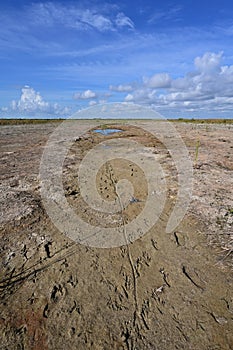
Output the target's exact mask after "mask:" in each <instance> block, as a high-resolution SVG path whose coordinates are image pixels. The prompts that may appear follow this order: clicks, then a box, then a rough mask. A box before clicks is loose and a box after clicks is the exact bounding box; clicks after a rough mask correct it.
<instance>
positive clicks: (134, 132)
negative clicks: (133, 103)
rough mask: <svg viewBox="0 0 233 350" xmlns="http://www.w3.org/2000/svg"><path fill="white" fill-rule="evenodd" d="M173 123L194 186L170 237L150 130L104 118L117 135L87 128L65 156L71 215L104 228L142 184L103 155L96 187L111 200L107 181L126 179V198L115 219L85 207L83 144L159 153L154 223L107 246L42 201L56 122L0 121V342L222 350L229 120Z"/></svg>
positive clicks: (120, 220) (228, 289)
mask: <svg viewBox="0 0 233 350" xmlns="http://www.w3.org/2000/svg"><path fill="white" fill-rule="evenodd" d="M79 123H84V122H82V121H77V128H78V126H79ZM85 123H87V122H85ZM145 123H156V122H152V121H147V122H145ZM174 125H175V126H176V128H177V130H178V132H179V133H180V135H181V136H182V138H183V140H184V142H185V144H186V146H187V148H188V150H189V152H190V157H191V159H192V160H193V165H194V189H193V196H192V202H191V205H190V207H189V209H188V211H187V214H186V216H185V218H184V219H183V221H182V222H181V223H180V224H179V226H178V227H177V228H176V230H175V231H173V232H172V233H170V234H168V233H166V232H165V229H166V223H167V221H168V218H169V215H170V213H171V210H172V208H173V206H174V203H175V200H176V196H177V172H176V168H175V166H174V164H173V162H172V159H171V157H170V155H169V153H168V151H167V150H166V149H165V147H164V146H163V145H162V144H161V143H160V142H159V141H158V140H157V139H156V138H155V137H154V136H153V135H151V134H149V133H147V132H145V131H143V130H142V129H140V128H137V127H136V126H134V127H132V126H130V125H128V124H127V123H122V124H119V123H117V124H115V123H114V124H113V123H112V125H111V127H112V126H113V127H117V128H121V129H122V130H123V132H121V133H117V134H113V135H110V136H103V135H99V134H95V133H93V132H91V131H90V132H88V133H87V134H85V135H84V136H83V137H81V138H77V140H76V141H75V142H74V144H73V146H72V147H71V149H70V151H69V153H68V154H67V157H66V160H65V163H64V167H63V185H64V190H65V195H66V198H67V200H68V202H69V203H70V205H72V207H73V208H74V209H75V211H76V212H77V214H78V215H80V217H82V218H83V219H84V220H86V221H87V222H90V223H91V224H93V225H100V226H101V225H102V226H103V227H107V226H110V227H112V226H117V227H118V226H119V227H122V226H124V225H125V224H126V223H127V222H130V221H132V220H133V219H134V218H136V217H137V215H138V214H139V213H140V211H141V210H142V209H143V205H144V204H143V203H144V201H145V200H146V197H147V186H146V181H145V179H144V176H143V172H142V171H141V169H140V168H139V167H138V166H137V165H136V164H130V163H129V162H128V161H124V160H119V159H118V160H115V161H109V162H107V163H106V164H105V165H104V166H102V167H101V168H100V171H99V173H98V176H97V188H98V191H99V193H100V195H101V196H102V197H103V198H104V199H106V200H112V199H113V198H114V196H115V189H114V183H115V182H116V181H118V180H119V179H121V178H126V179H128V180H129V181H131V182H132V184H133V185H134V190H135V192H134V198H135V199H136V200H135V201H132V203H131V204H130V205H129V206H128V207H127V208H126V209H125V210H124V211H122V212H121V213H116V214H114V217H113V216H110V215H107V214H100V213H99V212H96V211H95V210H93V209H90V208H89V207H88V205H87V204H86V203H85V201H84V200H83V199H82V197H81V195H80V191H79V184H78V182H77V171H78V167H79V164H80V162H81V161H82V159H83V157H84V156H85V154H86V153H87V151H88V150H90V149H91V148H92V147H93V146H95V145H97V144H98V143H100V142H101V141H103V140H107V139H112V138H130V139H132V140H136V141H139V142H141V143H142V144H143V145H144V146H145V147H147V148H148V152H151V154H158V155H159V156H160V161H161V165H162V167H163V169H164V172H165V175H166V180H167V183H168V196H167V200H166V204H165V208H164V210H163V213H162V214H161V217H160V219H159V221H158V222H157V223H156V224H155V225H154V226H153V227H152V228H151V229H150V230H149V231H148V232H147V234H146V235H144V236H143V237H142V238H140V239H138V240H136V241H134V242H133V243H131V244H129V245H123V246H121V247H118V248H111V249H101V248H91V247H87V246H85V245H82V244H77V243H75V242H73V241H72V240H70V239H69V238H68V237H67V236H66V235H64V234H63V233H61V232H60V231H59V230H58V229H57V228H56V227H55V226H54V225H53V223H52V221H51V220H50V218H49V216H48V215H47V213H46V211H45V209H44V207H43V204H42V200H41V197H40V182H39V167H40V160H41V156H42V153H43V150H44V147H45V145H46V142H47V140H48V138H49V136H50V134H51V133H52V132H53V130H54V129H55V128H56V123H51V124H49V123H48V124H35V125H29V124H28V125H9V126H7V125H6V126H1V127H0V135H1V136H0V150H1V154H0V157H1V170H0V179H1V183H0V191H1V197H0V204H1V216H0V235H1V241H0V249H1V250H0V254H1V270H0V298H1V304H0V349H5V350H11V349H12V350H13V349H14V350H15V349H30V350H31V349H32V350H46V349H49V350H51V349H52V350H63V349H67V350H68V349H72V350H74V349H75V350H76V349H78V350H84V349H93V350H108V349H110V348H111V349H122V350H136V349H137V350H144V349H145V350H150V349H151V350H155V349H159V350H165V349H166V350H174V349H192V350H202V349H203V350H218V349H219V350H230V349H233V275H232V263H233V258H232V256H233V253H232V252H233V233H232V232H233V230H232V226H233V158H232V149H233V126H232V125H224V124H205V123H202V124H190V123H189V124H187V123H174Z"/></svg>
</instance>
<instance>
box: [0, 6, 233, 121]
mask: <svg viewBox="0 0 233 350" xmlns="http://www.w3.org/2000/svg"><path fill="white" fill-rule="evenodd" d="M0 23H1V29H0V73H1V79H0V117H2V118H11V117H32V118H35V117H45V118H61V117H68V116H70V115H72V114H73V113H74V112H76V111H78V110H80V109H83V108H86V107H89V106H94V105H96V104H102V103H107V102H127V103H137V104H140V105H143V106H147V107H151V108H153V109H154V110H156V111H157V112H159V113H161V114H162V115H164V116H165V117H167V118H173V117H174V118H193V117H195V118H197V117H199V118H233V2H232V1H231V0H228V1H226V0H221V1H220V0H212V1H211V2H209V1H205V0H202V1H200V0H196V1H195V2H194V1H193V0H192V1H191V0H180V1H179V0H178V1H172V0H171V1H170V0H169V1H166V0H163V1H162V0H158V1H156V0H134V1H129V0H125V1H111V2H105V1H85V0H82V1H69V0H67V1H33V0H32V1H26V0H14V1H11V0H8V1H1V2H0Z"/></svg>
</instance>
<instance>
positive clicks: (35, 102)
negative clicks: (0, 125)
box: [1, 85, 69, 117]
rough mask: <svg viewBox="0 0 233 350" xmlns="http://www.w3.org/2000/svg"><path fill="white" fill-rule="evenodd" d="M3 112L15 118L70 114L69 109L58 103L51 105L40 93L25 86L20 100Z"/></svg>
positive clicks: (4, 108)
mask: <svg viewBox="0 0 233 350" xmlns="http://www.w3.org/2000/svg"><path fill="white" fill-rule="evenodd" d="M1 112H4V114H8V113H9V114H10V115H12V114H13V115H15V116H25V117H26V116H47V115H54V116H59V115H63V116H65V115H66V114H68V113H69V109H68V108H67V107H61V106H60V105H59V104H58V103H54V104H51V103H49V102H46V101H44V99H43V98H42V96H41V95H40V93H39V92H36V91H35V90H34V89H33V88H32V87H30V86H28V85H25V86H24V87H23V88H22V90H21V96H20V99H19V100H13V101H12V102H11V104H10V106H9V107H2V108H1Z"/></svg>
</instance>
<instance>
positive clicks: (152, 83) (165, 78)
mask: <svg viewBox="0 0 233 350" xmlns="http://www.w3.org/2000/svg"><path fill="white" fill-rule="evenodd" d="M171 80H172V79H171V77H170V76H169V74H167V73H158V74H155V75H153V76H152V77H151V78H144V84H145V86H147V87H149V88H155V89H157V88H168V87H170V86H171Z"/></svg>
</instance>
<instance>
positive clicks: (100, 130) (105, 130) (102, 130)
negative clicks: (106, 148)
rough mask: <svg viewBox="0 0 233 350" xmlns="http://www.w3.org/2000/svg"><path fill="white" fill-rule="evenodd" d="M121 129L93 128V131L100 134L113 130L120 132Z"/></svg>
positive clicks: (109, 132) (111, 132) (112, 131)
mask: <svg viewBox="0 0 233 350" xmlns="http://www.w3.org/2000/svg"><path fill="white" fill-rule="evenodd" d="M121 131H123V130H121V129H95V130H94V132H96V133H98V134H101V135H110V134H113V133H115V132H121Z"/></svg>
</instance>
